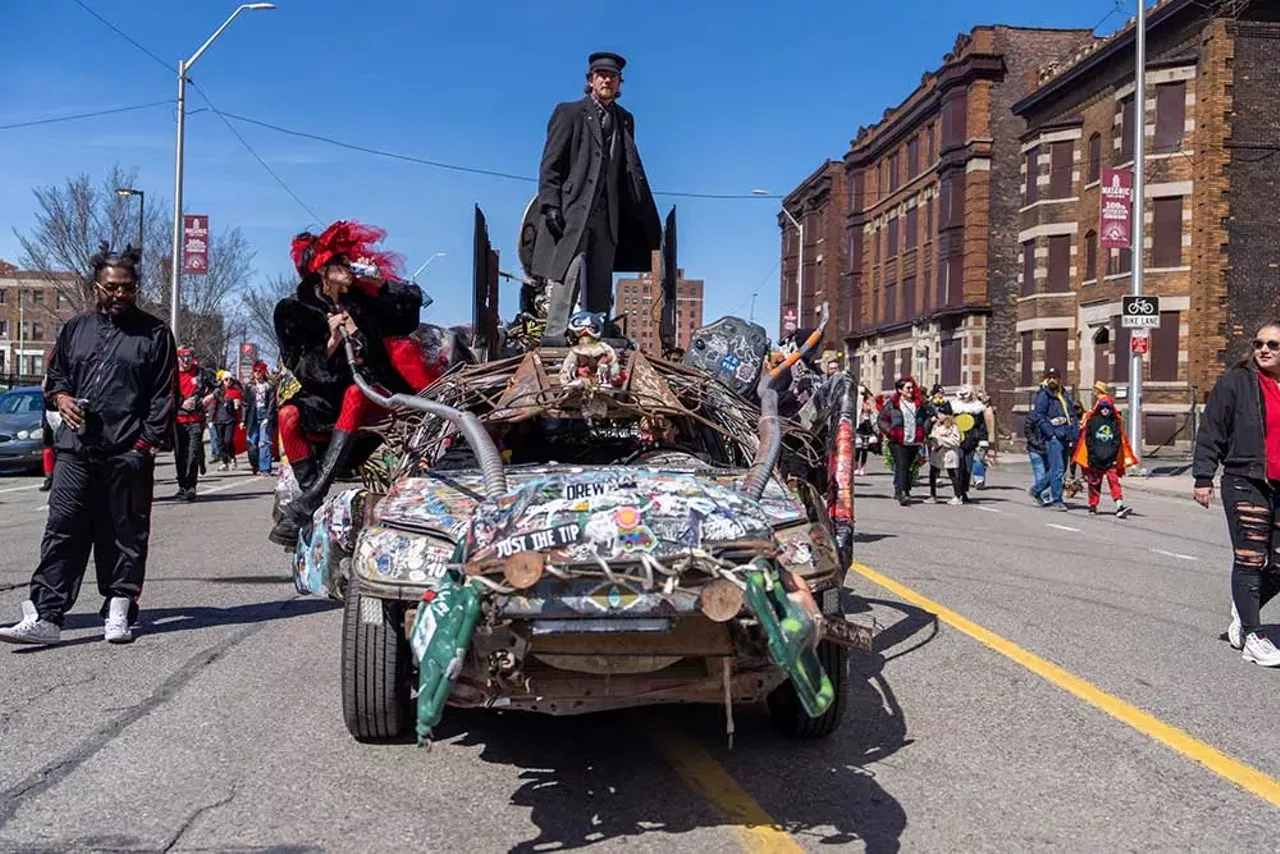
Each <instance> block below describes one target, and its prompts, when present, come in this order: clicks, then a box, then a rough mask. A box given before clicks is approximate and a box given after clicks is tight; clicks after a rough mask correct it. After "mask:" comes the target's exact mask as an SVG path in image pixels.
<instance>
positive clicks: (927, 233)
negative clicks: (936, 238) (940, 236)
mask: <svg viewBox="0 0 1280 854" xmlns="http://www.w3.org/2000/svg"><path fill="white" fill-rule="evenodd" d="M932 239H933V199H931V198H929V199H925V200H924V240H925V242H926V243H928V242H929V241H930V240H932Z"/></svg>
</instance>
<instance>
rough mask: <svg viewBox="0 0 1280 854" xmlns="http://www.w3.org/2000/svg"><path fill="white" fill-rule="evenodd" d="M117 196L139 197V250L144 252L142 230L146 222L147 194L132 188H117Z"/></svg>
mask: <svg viewBox="0 0 1280 854" xmlns="http://www.w3.org/2000/svg"><path fill="white" fill-rule="evenodd" d="M116 195H117V196H122V197H124V196H137V197H138V250H139V251H141V250H142V228H143V223H144V222H145V221H146V209H147V194H146V193H144V192H143V191H142V190H135V189H133V188H132V187H117V188H116Z"/></svg>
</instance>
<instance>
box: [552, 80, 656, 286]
mask: <svg viewBox="0 0 1280 854" xmlns="http://www.w3.org/2000/svg"><path fill="white" fill-rule="evenodd" d="M614 110H615V111H616V115H617V118H618V121H617V124H616V127H617V130H618V135H619V136H618V142H619V143H620V144H621V146H622V149H621V155H622V157H623V163H622V180H621V181H620V182H619V183H620V186H619V187H618V188H617V190H618V223H617V229H618V235H617V240H618V244H617V245H618V251H617V255H616V256H615V257H614V266H613V269H614V271H615V272H620V273H643V272H647V271H648V270H649V269H650V267H651V263H650V254H649V253H651V252H653V251H656V250H657V249H658V248H660V246H661V245H662V224H661V222H660V221H659V219H658V206H657V204H656V203H655V202H654V200H653V193H652V192H651V191H650V189H649V181H648V179H647V178H646V177H645V174H644V165H643V164H642V163H641V162H640V152H639V150H638V149H637V148H636V138H635V127H636V120H635V117H634V116H632V115H631V113H630V112H628V111H627V110H625V109H623V108H622V107H621V106H619V105H617V104H616V103H615V104H614ZM605 152H606V148H605V140H604V135H603V133H602V131H601V129H600V118H599V108H598V107H597V106H596V103H595V101H594V100H593V99H592V98H591V96H590V95H588V96H587V97H585V98H582V99H581V100H578V101H567V102H565V103H563V104H557V105H556V108H555V110H554V111H553V112H552V113H551V119H550V121H548V122H547V143H546V146H545V147H544V148H543V151H542V166H541V168H540V169H539V172H538V201H537V204H536V205H533V209H532V211H531V216H532V217H534V218H536V220H537V238H536V241H535V243H534V247H533V270H532V272H533V274H534V275H535V276H544V277H546V278H548V279H551V280H552V281H557V282H559V281H564V277H565V274H566V273H567V272H568V270H569V264H570V263H572V261H573V256H574V255H576V254H577V252H578V249H579V247H580V246H581V245H582V235H583V233H584V232H585V231H586V228H587V218H588V217H589V216H590V215H591V208H592V205H593V204H594V203H595V199H596V194H597V192H598V190H597V183H598V181H599V178H600V177H601V176H602V175H603V174H604V172H603V170H601V169H600V162H601V159H602V158H603V157H604V155H605ZM610 189H613V188H612V187H611V188H610ZM546 206H552V207H558V208H560V212H561V213H562V214H563V215H564V222H565V231H564V236H563V237H561V238H560V240H559V241H557V240H555V238H553V237H552V236H551V234H550V232H548V231H547V227H546V224H545V223H544V222H543V221H542V217H541V215H540V211H541V210H542V208H544V207H546Z"/></svg>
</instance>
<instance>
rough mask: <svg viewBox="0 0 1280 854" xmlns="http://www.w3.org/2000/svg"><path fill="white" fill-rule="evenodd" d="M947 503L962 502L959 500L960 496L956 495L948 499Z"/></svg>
mask: <svg viewBox="0 0 1280 854" xmlns="http://www.w3.org/2000/svg"><path fill="white" fill-rule="evenodd" d="M947 503H948V504H963V503H964V502H963V501H961V500H960V497H959V496H956V497H954V498H952V499H951V500H950V501H948V502H947Z"/></svg>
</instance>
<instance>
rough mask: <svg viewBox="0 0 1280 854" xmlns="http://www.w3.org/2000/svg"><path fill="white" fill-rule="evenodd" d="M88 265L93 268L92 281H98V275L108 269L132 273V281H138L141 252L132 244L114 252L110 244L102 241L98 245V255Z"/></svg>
mask: <svg viewBox="0 0 1280 854" xmlns="http://www.w3.org/2000/svg"><path fill="white" fill-rule="evenodd" d="M89 264H90V265H91V266H92V267H93V281H95V282H96V281H98V276H99V274H101V273H102V271H103V270H105V269H106V268H108V267H122V268H124V269H126V270H128V271H129V272H131V273H133V278H134V279H139V278H141V276H140V275H139V267H140V266H141V264H142V250H141V249H140V248H137V247H135V246H134V245H133V244H132V243H129V244H126V245H125V247H124V249H123V250H121V251H115V250H113V249H112V248H111V244H110V243H108V242H107V241H105V240H104V241H102V243H100V244H99V245H98V253H97V254H96V255H94V256H93V257H92V258H90V259H89Z"/></svg>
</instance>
